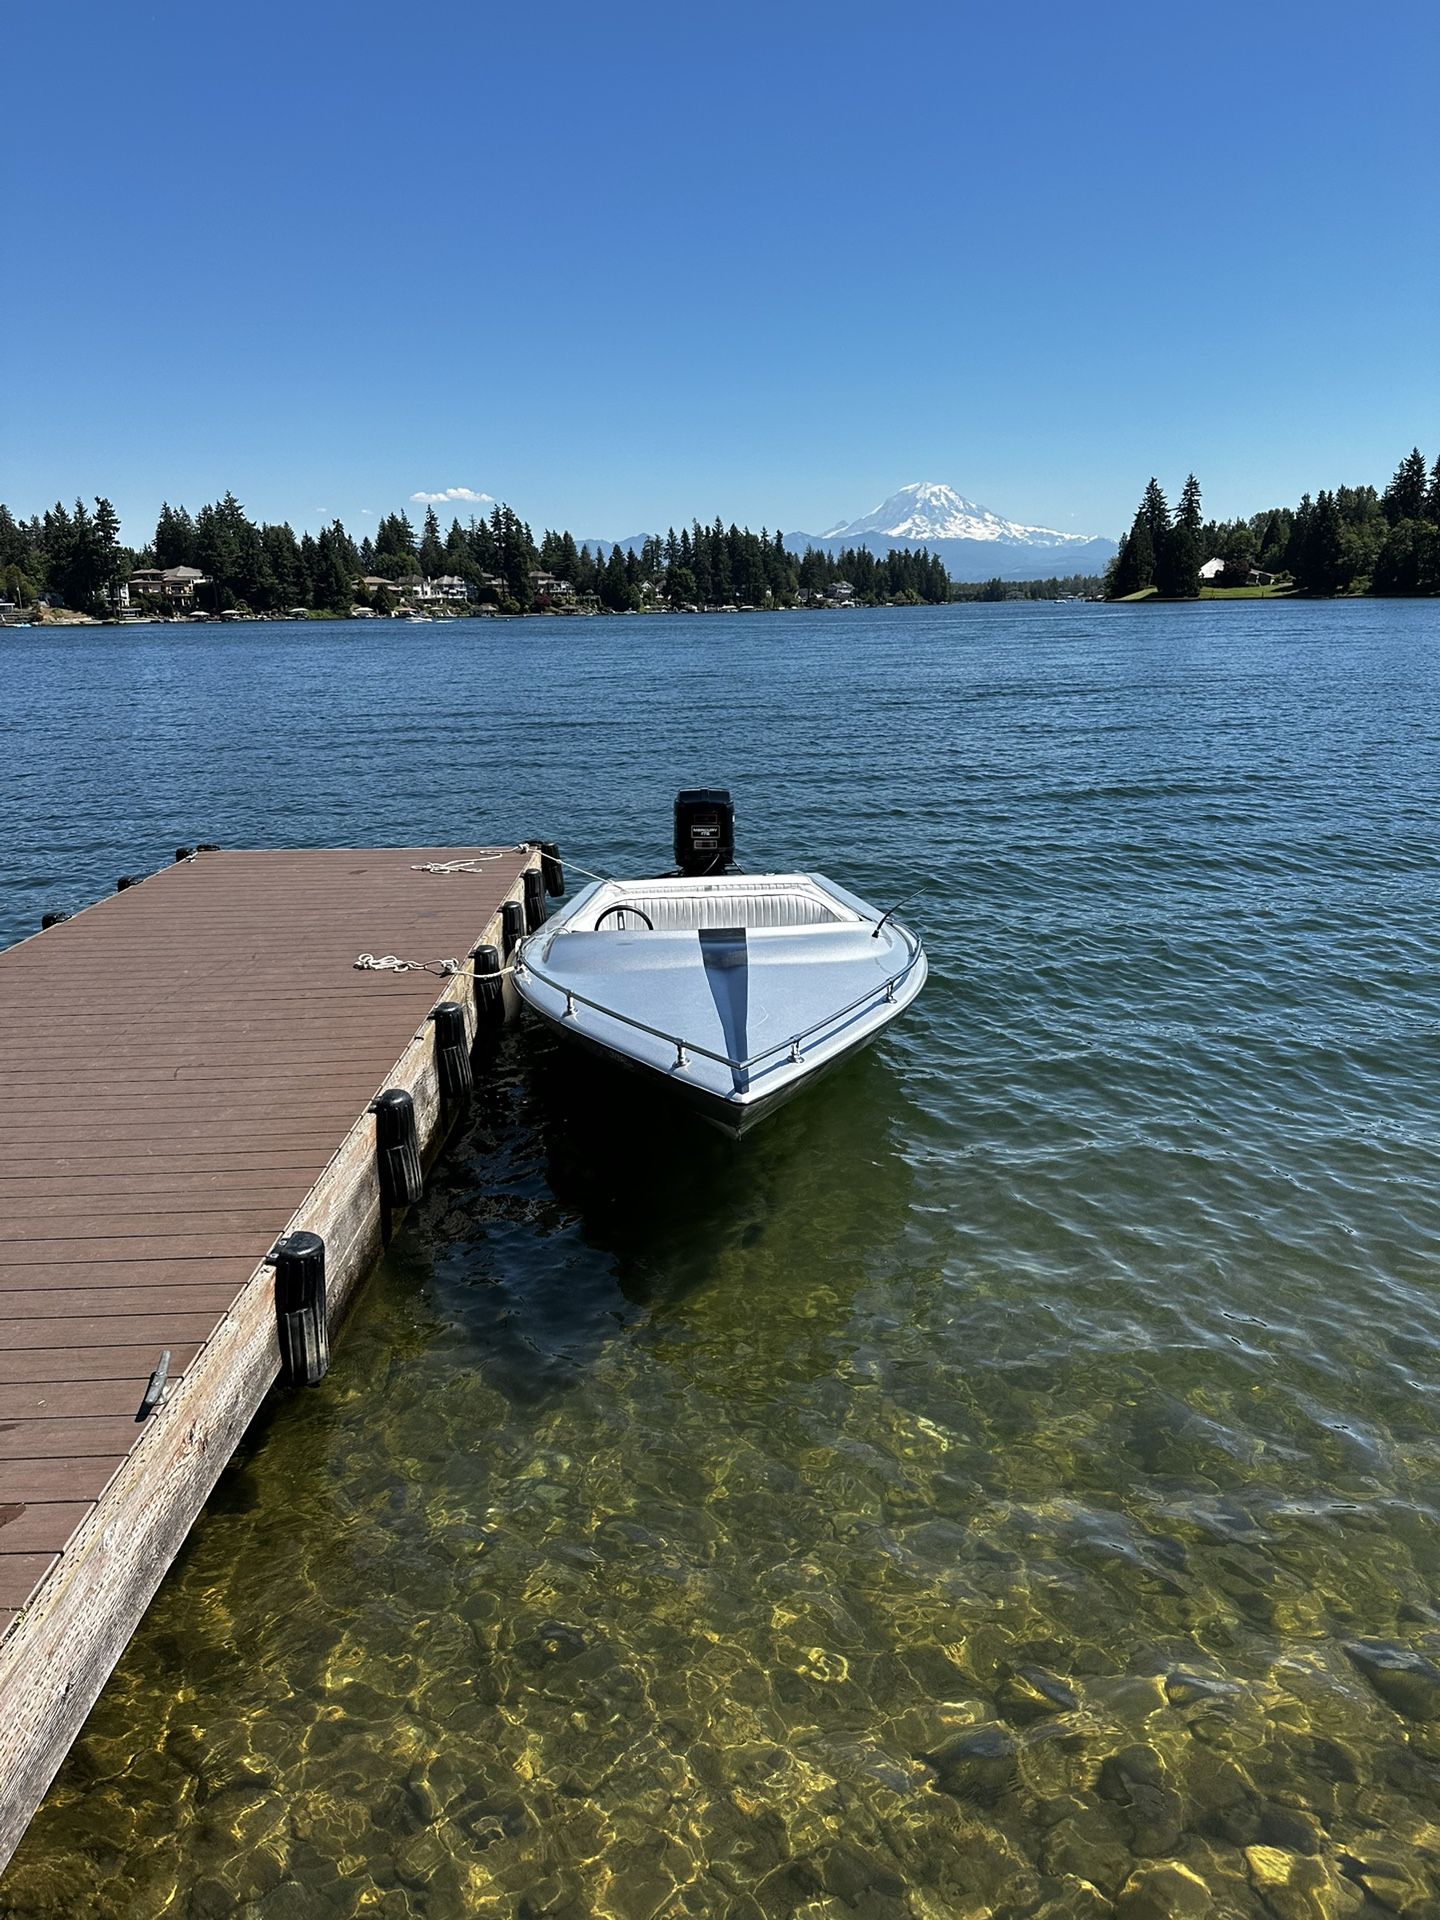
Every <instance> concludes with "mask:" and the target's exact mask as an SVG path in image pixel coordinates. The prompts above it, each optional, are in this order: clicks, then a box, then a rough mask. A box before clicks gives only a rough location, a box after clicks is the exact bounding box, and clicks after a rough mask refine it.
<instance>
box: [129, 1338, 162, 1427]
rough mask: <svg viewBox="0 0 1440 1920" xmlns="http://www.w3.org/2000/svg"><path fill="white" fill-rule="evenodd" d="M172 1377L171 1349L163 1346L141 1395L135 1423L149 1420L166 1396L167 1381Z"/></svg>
mask: <svg viewBox="0 0 1440 1920" xmlns="http://www.w3.org/2000/svg"><path fill="white" fill-rule="evenodd" d="M169 1377H170V1349H169V1347H162V1348H161V1350H160V1358H159V1359H158V1360H157V1361H156V1362H155V1370H154V1372H153V1373H152V1374H151V1375H150V1378H149V1379H148V1380H147V1381H146V1383H145V1391H144V1393H143V1394H141V1396H140V1405H139V1406H138V1407H137V1408H136V1409H135V1424H136V1425H137V1426H138V1425H139V1424H140V1423H141V1422H142V1421H144V1420H148V1419H149V1418H150V1416H151V1414H152V1413H153V1412H154V1411H155V1409H156V1408H157V1407H158V1406H159V1404H160V1402H161V1401H162V1400H163V1399H164V1398H165V1382H166V1381H167V1380H168V1379H169Z"/></svg>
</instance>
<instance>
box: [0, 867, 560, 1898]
mask: <svg viewBox="0 0 1440 1920" xmlns="http://www.w3.org/2000/svg"><path fill="white" fill-rule="evenodd" d="M539 864H540V853H539V850H538V848H536V847H533V846H523V847H516V848H507V849H501V850H493V849H492V850H487V849H483V848H479V849H476V848H468V849H467V848H459V849H457V848H438V849H437V848H418V849H414V848H397V849H383V850H375V849H370V850H364V851H353V852H352V851H326V852H295V853H292V852H277V853H263V852H261V853H218V852H209V851H207V852H202V853H201V854H200V856H199V857H198V858H197V859H186V860H185V861H183V862H180V863H179V864H177V865H175V866H173V867H168V868H166V869H163V870H162V871H161V872H160V873H157V874H154V875H152V876H150V877H149V878H148V879H146V881H145V883H144V885H132V886H129V887H126V888H125V889H124V890H123V891H121V892H117V893H115V894H112V895H110V896H109V897H108V898H106V899H105V900H103V901H102V902H100V903H99V904H98V905H96V906H94V907H91V908H87V909H86V910H85V911H84V912H83V913H80V914H77V915H75V916H74V917H73V918H71V919H68V920H65V921H63V922H60V923H55V924H52V925H51V926H49V927H48V928H47V929H46V931H44V932H43V933H41V934H38V935H36V936H35V937H34V938H33V939H31V940H27V941H24V942H22V943H21V944H20V945H19V946H18V947H12V948H10V949H9V950H8V951H7V952H4V953H0V1068H3V1073H4V1078H5V1085H6V1088H7V1092H8V1094H9V1096H10V1098H9V1100H8V1102H7V1105H6V1109H5V1111H4V1112H3V1114H0V1781H3V1782H4V1791H3V1794H0V1869H3V1866H4V1863H5V1862H6V1861H7V1860H8V1859H9V1857H10V1854H11V1853H12V1852H13V1850H14V1848H15V1845H16V1843H17V1842H18V1840H19V1839H20V1836H21V1835H22V1833H23V1832H24V1830H25V1827H26V1825H27V1824H28V1822H29V1819H30V1816H31V1814H32V1813H33V1812H34V1810H35V1808H36V1807H37V1806H38V1805H39V1803H40V1800H41V1799H42V1797H43V1796H44V1794H45V1791H46V1789H47V1788H48V1787H49V1785H50V1782H51V1780H52V1779H53V1778H54V1776H55V1773H56V1771H57V1770H58V1768H59V1766H60V1764H61V1762H62V1761H63V1760H64V1758H65V1755H66V1753H67V1752H68V1750H69V1748H70V1744H71V1742H72V1741H73V1740H74V1738H75V1735H76V1734H77V1733H78V1731H79V1729H80V1727H81V1725H82V1724H83V1722H84V1719H85V1716H86V1715H87V1714H88V1713H89V1711H90V1708H91V1706H92V1705H93V1704H94V1701H95V1699H96V1697H97V1695H98V1694H99V1692H100V1690H101V1688H102V1687H103V1686H104V1684H105V1681H106V1679H107V1678H108V1676H109V1674H110V1672H111V1669H112V1668H113V1667H114V1665H115V1662H116V1661H117V1660H118V1658H119V1657H120V1655H121V1653H122V1652H123V1651H124V1648H125V1645H126V1643H127V1641H128V1640H129V1638H130V1635H131V1633H132V1632H133V1630H134V1628H135V1626H136V1624H137V1623H138V1621H139V1619H140V1617H141V1615H142V1614H143V1613H144V1610H145V1608H146V1606H147V1605H148V1604H149V1601H150V1598H151V1596H152V1595H153V1593H154V1592H155V1589H156V1588H157V1587H158V1585H159V1584H160V1581H161V1579H162V1578H163V1577H164V1574H165V1571H166V1569H167V1568H168V1567H169V1565H170V1563H171V1561H172V1560H173V1558H174V1556H175V1554H176V1552H177V1550H178V1549H179V1547H180V1545H181V1543H182V1542H183V1540H184V1538H185V1536H186V1533H187V1532H188V1531H189V1528H190V1526H191V1524H192V1522H193V1521H194V1519H195V1517H196V1515H197V1514H198V1513H199V1511H200V1509H201V1507H202V1506H203V1505H204V1503H205V1500H206V1498H207V1496H208V1495H209V1493H210V1490H211V1488H212V1487H213V1486H214V1484H215V1482H216V1480H217V1479H218V1477H219V1475H220V1473H221V1471H222V1469H223V1468H224V1466H225V1464H226V1462H227V1461H228V1460H229V1458H230V1456H231V1454H232V1452H233V1451H234V1449H235V1446H236V1444H237V1443H238V1441H239V1440H240V1437H241V1436H242V1434H243V1433H244V1431H245V1428H246V1426H247V1425H248V1424H249V1422H250V1420H251V1418H252V1417H253V1415H254V1413H255V1411H256V1410H257V1408H258V1407H259V1405H260V1403H261V1401H262V1400H263V1399H264V1397H265V1394H266V1393H267V1392H268V1390H269V1388H270V1387H271V1385H272V1384H273V1383H274V1381H275V1379H276V1376H277V1374H278V1371H279V1365H280V1347H279V1340H278V1337H277V1326H276V1312H275V1292H274V1286H275V1283H274V1272H273V1269H272V1268H271V1267H270V1266H269V1265H267V1264H266V1257H267V1255H269V1253H270V1252H271V1250H272V1249H273V1248H274V1246H275V1244H276V1242H277V1241H278V1240H279V1239H280V1238H281V1237H282V1235H284V1234H286V1233H289V1232H302V1231H303V1232H309V1233H315V1234H318V1235H320V1236H321V1238H322V1239H323V1241H324V1243H325V1274H326V1280H325V1284H326V1296H327V1308H328V1319H329V1324H330V1326H332V1327H333V1326H336V1325H338V1323H339V1321H340V1319H341V1317H342V1315H343V1312H344V1309H345V1307H346V1305H347V1303H348V1301H349V1299H350V1297H351V1295H352V1294H353V1292H354V1290H355V1288H356V1286H357V1285H358V1284H359V1282H360V1281H361V1280H362V1279H363V1278H364V1276H365V1274H366V1273H367V1272H368V1271H369V1269H370V1268H371V1266H372V1265H373V1264H374V1262H375V1260H376V1258H377V1257H378V1255H379V1253H380V1250H381V1235H382V1231H383V1222H384V1220H385V1218H386V1216H387V1213H388V1208H387V1207H386V1205H385V1202H384V1200H383V1198H382V1193H381V1182H380V1170H379V1161H378V1157H377V1136H376V1117H375V1114H374V1113H373V1111H372V1110H371V1102H372V1101H373V1100H374V1099H375V1098H376V1097H377V1095H379V1094H380V1093H381V1092H382V1091H384V1090H386V1089H388V1088H395V1089H399V1090H401V1091H403V1092H405V1093H407V1094H408V1095H409V1096H410V1098H411V1100H412V1102H413V1106H414V1114H415V1122H416V1129H417V1133H418V1140H419V1145H420V1148H421V1151H422V1154H425V1153H430V1152H433V1151H434V1150H435V1148H436V1146H437V1145H438V1142H439V1140H440V1138H441V1136H442V1134H443V1131H444V1128H445V1126H446V1125H447V1123H448V1118H449V1117H450V1116H449V1115H447V1112H446V1105H445V1101H444V1099H443V1097H442V1092H441V1086H440V1075H439V1071H438V1063H437V1053H436V1041H435V1031H436V1025H437V1023H436V1022H435V1021H434V1020H433V1019H431V1018H430V1016H431V1015H432V1013H433V1012H434V1010H435V1009H436V1008H437V1007H439V1006H454V1007H456V1008H457V1009H459V1012H460V1018H461V1020H462V1021H463V1023H464V1033H465V1036H466V1038H467V1039H468V1040H469V1041H472V1042H473V1040H474V1038H475V1035H476V1031H477V1023H478V1021H479V1019H480V1018H481V1017H482V1010H485V1009H488V1008H491V1007H493V1004H494V1003H493V1001H492V1000H489V999H486V998H484V997H480V998H477V991H476V988H475V984H474V980H473V977H472V973H471V969H470V967H469V964H468V961H467V960H466V959H465V956H468V955H469V954H470V953H471V952H472V950H473V949H474V948H475V946H476V945H477V944H488V945H491V946H494V947H495V948H497V949H500V948H502V946H503V920H502V910H503V909H504V907H505V906H506V904H507V903H510V906H511V917H512V918H513V916H514V915H515V914H516V913H517V912H518V913H523V910H524V907H523V903H524V899H525V875H526V874H527V873H528V872H530V871H531V870H532V869H533V870H538V868H539ZM532 884H533V883H532ZM362 952H369V953H371V954H377V955H382V956H384V955H398V956H399V957H400V958H401V959H402V960H413V961H424V962H431V963H434V962H437V961H440V960H444V959H448V958H454V957H457V956H458V957H460V959H461V962H462V966H463V967H464V971H463V972H461V973H459V974H455V975H451V976H448V977H444V976H441V975H438V974H436V973H432V972H425V971H392V970H370V969H367V970H363V971H362V970H358V969H357V968H356V966H355V960H356V957H357V955H358V954H360V953H362ZM485 991H486V994H489V993H491V992H492V990H491V989H489V988H487V989H486V990H485ZM500 993H501V996H502V998H503V1002H504V1004H505V1005H506V1007H507V1008H509V1009H510V1010H512V1011H513V1008H514V1005H515V1000H514V993H513V989H512V987H511V985H510V982H509V980H508V978H505V979H504V980H503V984H502V985H501V988H500ZM62 1013H63V1018H62V1017H61V1016H62ZM438 1024H440V1025H441V1026H442V1027H444V1028H445V1030H446V1031H447V1032H450V1033H451V1035H452V1037H453V1031H454V1024H455V1016H454V1014H449V1015H447V1016H446V1019H445V1020H444V1021H443V1022H441V1023H438ZM162 1350H168V1352H169V1354H170V1361H169V1365H168V1380H167V1382H166V1384H165V1386H164V1390H163V1393H162V1394H161V1397H160V1398H159V1400H158V1403H157V1404H154V1405H153V1407H151V1408H150V1409H149V1410H148V1411H147V1412H145V1413H144V1415H143V1417H141V1406H142V1401H144V1400H145V1399H146V1396H147V1389H150V1388H151V1382H152V1377H153V1375H154V1374H155V1371H156V1369H157V1364H158V1362H159V1359H160V1355H161V1352H162ZM152 1397H153V1391H152Z"/></svg>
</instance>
